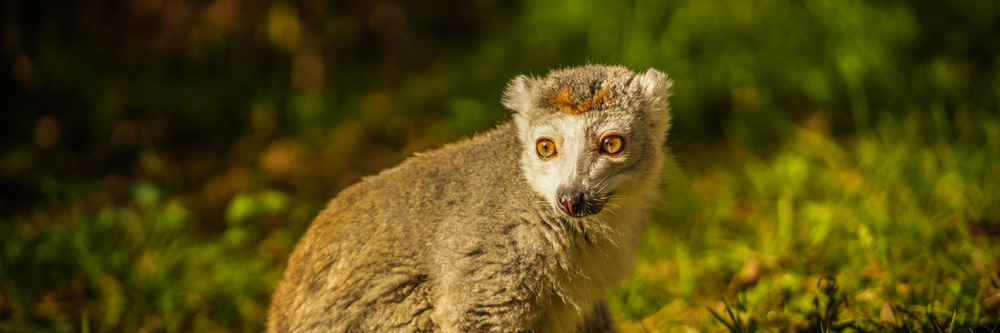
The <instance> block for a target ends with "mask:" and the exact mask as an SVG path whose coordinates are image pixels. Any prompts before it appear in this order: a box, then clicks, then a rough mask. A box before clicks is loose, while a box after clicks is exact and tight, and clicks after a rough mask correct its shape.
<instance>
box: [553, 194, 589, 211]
mask: <svg viewBox="0 0 1000 333" xmlns="http://www.w3.org/2000/svg"><path fill="white" fill-rule="evenodd" d="M586 202H587V200H586V198H584V197H583V193H569V194H563V195H560V196H559V206H560V207H561V208H562V210H563V212H565V213H566V214H569V215H575V214H576V213H578V212H580V211H582V210H583V205H584V204H585V203H586Z"/></svg>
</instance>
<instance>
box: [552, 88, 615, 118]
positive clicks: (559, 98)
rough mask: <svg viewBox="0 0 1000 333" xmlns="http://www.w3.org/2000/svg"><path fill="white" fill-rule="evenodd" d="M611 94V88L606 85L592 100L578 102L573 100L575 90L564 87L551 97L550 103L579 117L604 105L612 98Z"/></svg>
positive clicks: (564, 111)
mask: <svg viewBox="0 0 1000 333" xmlns="http://www.w3.org/2000/svg"><path fill="white" fill-rule="evenodd" d="M610 93H611V87H609V86H607V85H605V86H603V87H601V89H598V90H597V91H595V92H594V95H593V96H590V98H587V99H585V100H582V101H580V102H577V101H576V100H574V99H573V88H570V87H563V88H561V89H559V90H556V91H555V92H554V93H552V95H549V98H548V103H549V106H551V107H553V108H555V109H557V110H559V111H562V112H563V113H567V114H571V115H578V114H581V113H584V112H587V111H590V110H592V109H594V108H596V107H600V106H602V105H604V103H606V102H608V101H609V99H610V98H611V96H609V94H610Z"/></svg>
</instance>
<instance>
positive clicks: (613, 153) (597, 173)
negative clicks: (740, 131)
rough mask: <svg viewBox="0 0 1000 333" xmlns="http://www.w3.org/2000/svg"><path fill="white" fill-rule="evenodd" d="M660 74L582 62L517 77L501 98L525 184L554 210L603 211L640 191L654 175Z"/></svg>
mask: <svg viewBox="0 0 1000 333" xmlns="http://www.w3.org/2000/svg"><path fill="white" fill-rule="evenodd" d="M669 85H670V83H669V81H666V78H665V77H664V76H663V74H660V73H659V72H657V71H655V70H650V71H649V72H647V73H645V74H634V73H632V72H631V71H629V70H627V69H624V68H621V67H604V66H584V67H580V68H576V69H572V70H566V71H560V72H553V73H551V74H549V75H548V76H546V77H543V78H540V79H533V78H528V77H518V78H516V79H514V81H513V82H511V85H510V87H509V88H508V90H507V93H506V96H505V101H504V105H506V106H507V107H508V108H510V109H512V110H514V111H516V112H517V113H516V114H515V116H514V121H515V122H516V123H517V126H518V130H519V135H520V139H521V143H522V148H523V149H524V150H523V152H522V154H521V169H522V170H523V172H524V175H525V177H526V178H527V179H526V180H527V182H528V184H530V186H531V187H532V188H533V189H534V190H535V191H536V192H537V193H538V194H539V195H541V196H542V197H543V198H544V199H545V200H546V201H547V202H548V203H549V204H550V205H551V206H552V208H553V209H555V210H556V211H557V212H560V213H562V214H566V215H569V216H573V217H585V216H589V215H595V214H601V213H602V212H604V211H607V210H611V211H612V212H614V210H615V208H616V207H617V208H621V206H623V205H625V204H627V202H628V201H629V200H630V199H631V198H633V197H634V196H635V195H640V193H646V192H647V189H646V188H643V187H642V186H639V185H640V184H648V183H650V182H648V181H644V180H648V179H657V178H658V177H657V173H658V172H659V170H655V169H656V168H655V166H656V165H659V164H658V162H659V159H661V158H662V153H661V152H660V149H661V146H662V145H663V142H664V140H665V137H664V136H665V133H666V130H667V128H668V127H669V119H670V115H669V112H668V110H667V101H666V99H667V96H668V93H667V88H668V87H669Z"/></svg>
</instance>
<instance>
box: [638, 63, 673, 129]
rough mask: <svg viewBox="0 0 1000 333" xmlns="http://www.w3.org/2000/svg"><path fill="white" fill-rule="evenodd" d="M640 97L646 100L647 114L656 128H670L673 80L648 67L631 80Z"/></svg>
mask: <svg viewBox="0 0 1000 333" xmlns="http://www.w3.org/2000/svg"><path fill="white" fill-rule="evenodd" d="M632 84H634V85H636V87H635V89H636V90H637V91H638V92H639V95H640V96H641V97H640V98H641V99H643V100H645V101H646V105H647V107H648V109H647V110H648V111H647V112H649V115H650V116H651V118H652V120H653V121H654V123H655V125H657V126H656V127H657V128H658V130H661V131H663V132H666V131H667V130H669V129H670V118H671V115H670V100H669V99H670V87H671V86H673V82H672V81H670V79H668V78H667V76H666V75H665V74H663V73H660V72H659V71H657V70H655V69H652V68H650V69H649V70H648V71H646V73H644V74H642V75H639V76H638V77H636V78H635V80H633V83H632Z"/></svg>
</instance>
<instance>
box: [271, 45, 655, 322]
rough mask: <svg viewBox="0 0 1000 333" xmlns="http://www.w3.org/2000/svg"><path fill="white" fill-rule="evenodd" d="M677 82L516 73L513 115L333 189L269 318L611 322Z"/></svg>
mask: <svg viewBox="0 0 1000 333" xmlns="http://www.w3.org/2000/svg"><path fill="white" fill-rule="evenodd" d="M668 88H669V81H667V80H666V78H665V77H664V76H663V75H662V74H660V73H659V72H657V71H655V70H650V71H648V72H646V73H645V74H633V73H632V72H631V71H629V70H627V69H624V68H621V67H607V66H596V65H589V66H584V67H578V68H571V69H565V70H561V71H555V72H553V73H551V74H549V75H548V76H546V77H543V78H538V79H535V78H528V77H524V76H521V77H518V78H515V79H514V80H513V81H512V82H511V85H510V87H509V88H508V91H507V93H506V95H505V98H504V105H505V106H506V107H508V108H510V109H512V110H514V111H515V112H516V114H515V115H514V121H512V122H507V123H504V124H501V125H499V126H498V127H497V128H495V129H493V130H491V131H488V132H486V133H483V134H480V135H477V136H474V137H472V138H470V139H466V140H463V141H459V142H457V143H454V144H449V145H446V146H444V147H442V148H440V149H438V150H434V151H431V152H427V153H423V154H418V155H417V156H415V157H413V158H410V159H408V160H407V161H405V162H404V163H402V164H401V165H399V166H397V167H395V168H392V169H389V170H386V171H384V172H382V173H380V174H378V175H375V176H372V177H367V178H365V179H364V180H362V181H361V182H360V183H358V184H355V185H353V186H351V187H348V188H347V189H345V190H344V191H343V192H341V193H340V194H339V195H338V196H337V197H336V198H334V199H333V200H331V201H330V203H329V204H328V205H327V208H326V209H325V210H324V211H323V212H321V213H320V215H319V216H318V217H317V218H316V220H315V221H314V222H313V224H312V226H311V227H310V228H309V230H308V231H307V232H306V234H305V235H304V236H303V238H302V239H301V240H300V242H299V244H298V245H297V246H296V249H295V251H294V252H293V254H292V256H291V257H290V259H289V263H288V268H287V270H286V272H285V279H284V281H282V282H281V284H280V285H279V286H278V289H277V291H276V292H275V295H274V300H273V302H272V306H271V314H270V318H269V323H268V327H269V331H271V332H313V331H316V332H330V331H333V332H422V331H434V332H613V331H614V327H613V324H612V322H611V320H610V317H609V315H608V311H607V307H606V305H605V304H604V302H603V298H604V296H605V294H606V293H607V291H608V288H609V287H610V286H611V285H612V284H613V283H615V282H617V281H618V280H620V279H622V278H623V277H625V276H626V275H627V274H628V273H629V271H630V269H631V266H632V264H633V262H634V258H635V254H636V250H637V247H638V244H639V239H640V237H641V234H642V230H643V228H644V227H645V224H646V219H647V215H648V213H647V212H648V210H649V206H650V203H651V202H652V199H653V197H654V196H655V194H656V192H657V191H656V189H657V186H658V184H659V178H660V173H661V169H662V167H661V166H662V163H663V160H664V158H665V157H664V156H665V154H664V153H663V151H662V147H663V143H664V140H665V133H666V131H667V129H668V128H669V121H670V115H669V111H668V106H667V97H668V92H667V89H668Z"/></svg>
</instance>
